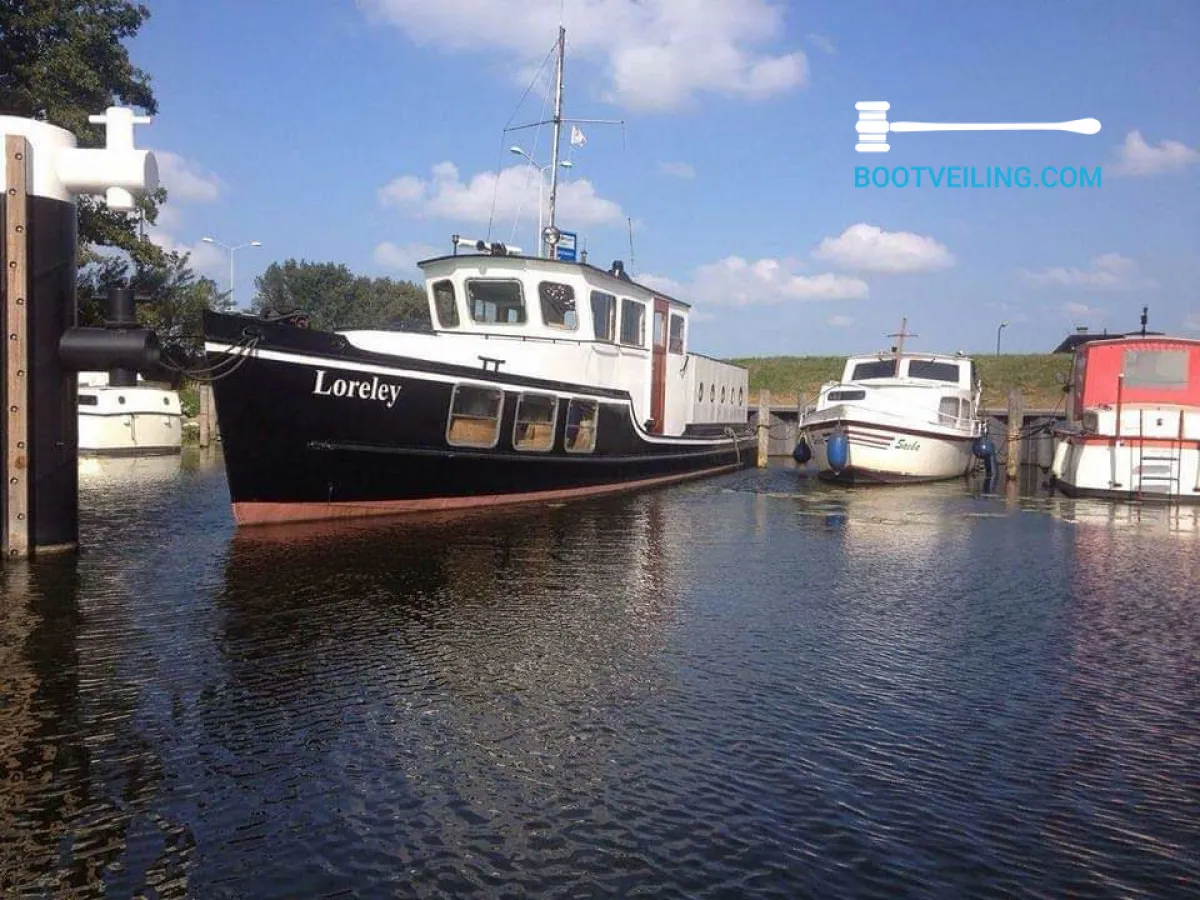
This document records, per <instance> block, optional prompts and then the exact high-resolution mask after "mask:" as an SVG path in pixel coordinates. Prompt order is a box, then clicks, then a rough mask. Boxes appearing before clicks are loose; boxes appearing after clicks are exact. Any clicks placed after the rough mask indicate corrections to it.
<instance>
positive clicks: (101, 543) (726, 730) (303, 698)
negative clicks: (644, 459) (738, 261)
mask: <svg viewBox="0 0 1200 900" xmlns="http://www.w3.org/2000/svg"><path fill="white" fill-rule="evenodd" d="M81 481H82V487H81V496H82V503H83V506H84V509H85V515H84V520H83V527H82V538H83V542H84V543H85V545H86V548H85V551H84V552H82V553H81V554H80V555H79V556H78V557H72V558H69V559H65V560H59V561H46V562H39V563H37V564H35V565H32V566H25V565H16V566H10V567H9V569H8V570H7V571H6V572H5V573H4V575H3V579H4V580H3V595H4V601H3V603H2V604H0V895H2V896H4V897H6V898H7V897H59V896H64V897H65V896H69V897H99V896H106V897H129V896H147V897H155V896H157V897H196V898H204V900H208V898H225V897H230V898H232V897H245V898H273V897H325V896H339V897H342V896H345V897H390V896H397V897H408V896H418V897H432V896H438V897H559V896H563V897H568V896H569V897H592V896H617V897H625V896H636V895H639V894H644V895H654V896H660V897H785V898H797V897H822V898H825V897H830V898H832V897H837V898H842V897H857V896H867V897H888V898H893V897H901V896H921V897H953V898H958V897H964V896H972V897H980V896H997V897H1000V896H1013V895H1022V896H1045V897H1064V896H1073V897H1075V896H1078V897H1141V896H1157V897H1168V896H1173V897H1182V896H1200V862H1198V859H1200V854H1198V853H1197V848H1198V847H1200V715H1198V712H1197V710H1200V599H1198V598H1197V585H1198V584H1200V513H1198V512H1197V511H1195V510H1190V511H1189V510H1187V509H1184V510H1183V511H1181V512H1176V513H1169V512H1167V511H1166V510H1164V509H1152V508H1147V509H1138V508H1137V507H1130V506H1114V505H1109V504H1102V503H1086V504H1085V503H1074V502H1071V501H1066V500H1062V499H1054V500H1047V499H1045V498H1044V497H1043V498H1042V499H1036V498H1035V499H1019V498H1017V497H1015V496H1011V497H1008V498H1005V497H978V496H972V493H971V490H970V489H969V487H968V486H966V485H964V484H962V483H957V482H956V483H950V484H945V485H935V486H930V487H906V488H876V489H863V490H856V491H847V490H844V489H836V488H828V487H824V486H821V485H818V484H812V483H809V482H807V481H805V480H804V479H802V478H799V477H798V476H797V474H796V473H795V471H793V470H792V468H791V467H790V465H788V466H779V467H777V468H772V469H770V470H767V471H765V472H758V471H750V472H745V473H739V474H736V475H731V476H728V477H724V478H719V479H713V480H709V481H704V482H698V483H695V484H692V485H687V486H683V487H676V488H669V489H665V490H661V491H657V492H652V493H645V494H641V495H636V496H630V497H625V498H619V499H615V500H603V501H597V502H588V503H581V504H576V505H568V506H562V507H558V508H551V509H542V510H536V511H526V512H509V513H502V514H490V515H488V516H486V517H479V518H467V519H461V518H460V519H450V520H443V521H430V522H424V523H421V524H419V525H403V526H400V525H387V526H378V525H376V526H370V527H361V526H354V525H343V526H339V527H337V528H333V529H330V528H310V527H304V528H297V527H293V528H291V529H284V530H272V531H266V532H261V533H259V534H254V533H253V532H247V533H246V534H245V535H244V536H241V535H239V536H236V537H235V536H234V532H233V528H232V524H231V520H230V516H229V510H228V498H227V495H226V493H225V482H224V474H223V470H222V468H221V465H220V459H219V457H217V458H216V459H207V460H204V461H198V460H197V458H195V457H193V456H190V455H189V456H187V457H185V459H184V460H183V464H182V466H181V463H180V461H179V460H178V459H174V460H142V461H137V462H132V461H117V462H111V463H105V464H103V465H100V464H96V463H90V464H86V468H85V469H84V470H83V474H82V478H81Z"/></svg>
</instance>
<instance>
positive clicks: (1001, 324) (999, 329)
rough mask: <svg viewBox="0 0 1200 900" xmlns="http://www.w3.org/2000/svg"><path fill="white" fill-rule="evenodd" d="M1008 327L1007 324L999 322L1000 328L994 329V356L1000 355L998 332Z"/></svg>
mask: <svg viewBox="0 0 1200 900" xmlns="http://www.w3.org/2000/svg"><path fill="white" fill-rule="evenodd" d="M1007 327H1008V323H1007V322H1001V323H1000V327H999V328H997V329H996V355H997V356H999V355H1000V332H1002V331H1003V330H1004V329H1005V328H1007Z"/></svg>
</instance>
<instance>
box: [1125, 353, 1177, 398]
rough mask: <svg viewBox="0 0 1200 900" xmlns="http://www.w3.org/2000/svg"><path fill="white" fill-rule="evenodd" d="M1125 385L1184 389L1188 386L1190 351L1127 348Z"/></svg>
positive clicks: (1129, 386) (1175, 389)
mask: <svg viewBox="0 0 1200 900" xmlns="http://www.w3.org/2000/svg"><path fill="white" fill-rule="evenodd" d="M1124 372H1125V387H1127V388H1161V389H1163V390H1173V391H1177V390H1183V389H1184V388H1186V387H1187V386H1188V351H1186V350H1126V351H1125V358H1124Z"/></svg>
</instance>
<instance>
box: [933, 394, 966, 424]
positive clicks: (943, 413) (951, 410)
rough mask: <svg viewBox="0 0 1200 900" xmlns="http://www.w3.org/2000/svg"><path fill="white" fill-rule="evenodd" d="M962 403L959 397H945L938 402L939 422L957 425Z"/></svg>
mask: <svg viewBox="0 0 1200 900" xmlns="http://www.w3.org/2000/svg"><path fill="white" fill-rule="evenodd" d="M961 410H962V403H961V401H960V400H959V398H958V397H943V398H942V400H941V402H940V403H939V404H938V424H940V425H957V424H958V419H959V413H960V412H961Z"/></svg>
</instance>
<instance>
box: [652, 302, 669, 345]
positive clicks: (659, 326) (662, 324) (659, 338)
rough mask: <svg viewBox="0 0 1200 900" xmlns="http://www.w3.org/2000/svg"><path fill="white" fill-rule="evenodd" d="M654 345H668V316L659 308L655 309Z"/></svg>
mask: <svg viewBox="0 0 1200 900" xmlns="http://www.w3.org/2000/svg"><path fill="white" fill-rule="evenodd" d="M654 346H655V347H665V346H667V317H666V316H665V315H663V314H662V313H661V312H659V311H658V310H657V309H656V310H655V311H654Z"/></svg>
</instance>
